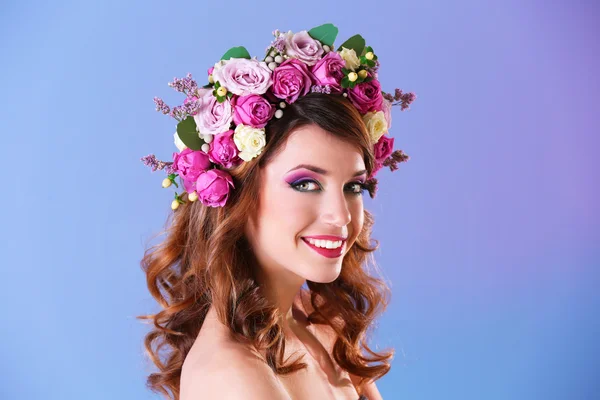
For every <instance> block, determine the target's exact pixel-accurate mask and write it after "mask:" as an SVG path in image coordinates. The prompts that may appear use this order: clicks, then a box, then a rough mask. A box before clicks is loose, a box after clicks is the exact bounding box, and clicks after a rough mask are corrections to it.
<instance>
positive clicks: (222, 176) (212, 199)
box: [196, 169, 234, 207]
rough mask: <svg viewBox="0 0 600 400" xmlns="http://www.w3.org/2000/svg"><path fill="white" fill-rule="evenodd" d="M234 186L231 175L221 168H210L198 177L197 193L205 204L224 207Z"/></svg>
mask: <svg viewBox="0 0 600 400" xmlns="http://www.w3.org/2000/svg"><path fill="white" fill-rule="evenodd" d="M233 187H234V186H233V180H232V179H231V175H229V174H228V173H227V172H225V171H222V170H220V169H209V170H208V171H206V172H205V173H203V174H201V175H200V176H199V177H198V181H197V182H196V193H198V199H199V200H200V201H201V202H202V204H204V205H205V206H208V207H223V206H224V205H225V203H226V202H227V198H228V197H229V190H230V188H233Z"/></svg>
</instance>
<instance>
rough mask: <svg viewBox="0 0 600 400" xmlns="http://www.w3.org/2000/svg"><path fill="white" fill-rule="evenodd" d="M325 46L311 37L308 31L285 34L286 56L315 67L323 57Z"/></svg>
mask: <svg viewBox="0 0 600 400" xmlns="http://www.w3.org/2000/svg"><path fill="white" fill-rule="evenodd" d="M324 52H325V51H324V50H323V46H321V43H320V42H319V41H318V40H315V39H313V38H311V37H310V35H309V34H308V32H307V31H302V32H298V33H295V34H294V33H292V32H291V31H290V32H288V33H286V34H285V54H287V55H288V56H289V57H291V58H297V59H298V60H300V61H304V62H305V63H306V64H307V65H314V64H315V63H316V62H317V61H319V60H320V59H321V57H322V56H323V53H324Z"/></svg>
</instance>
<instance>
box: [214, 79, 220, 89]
mask: <svg viewBox="0 0 600 400" xmlns="http://www.w3.org/2000/svg"><path fill="white" fill-rule="evenodd" d="M220 87H221V83H220V82H219V81H216V82H215V89H218V88H220Z"/></svg>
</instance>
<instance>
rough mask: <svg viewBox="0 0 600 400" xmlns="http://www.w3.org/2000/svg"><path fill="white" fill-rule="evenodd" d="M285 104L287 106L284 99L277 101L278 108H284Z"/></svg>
mask: <svg viewBox="0 0 600 400" xmlns="http://www.w3.org/2000/svg"><path fill="white" fill-rule="evenodd" d="M285 106H287V104H285V101H282V102H281V103H279V108H285Z"/></svg>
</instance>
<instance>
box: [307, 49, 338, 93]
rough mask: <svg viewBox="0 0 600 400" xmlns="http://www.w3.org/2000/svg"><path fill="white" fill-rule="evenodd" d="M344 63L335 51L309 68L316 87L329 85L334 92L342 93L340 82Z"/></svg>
mask: <svg viewBox="0 0 600 400" xmlns="http://www.w3.org/2000/svg"><path fill="white" fill-rule="evenodd" d="M345 66H346V62H345V61H344V59H343V58H342V57H341V56H340V55H339V54H338V53H336V52H335V51H330V52H329V53H327V55H326V56H325V57H323V58H322V59H320V60H319V61H317V63H316V64H315V65H313V67H312V68H311V72H312V74H313V76H314V78H315V82H316V84H318V85H322V86H325V85H329V86H330V87H331V89H332V90H333V91H334V92H337V93H340V92H341V91H342V86H341V82H342V79H343V78H344V73H343V72H342V68H345Z"/></svg>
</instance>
